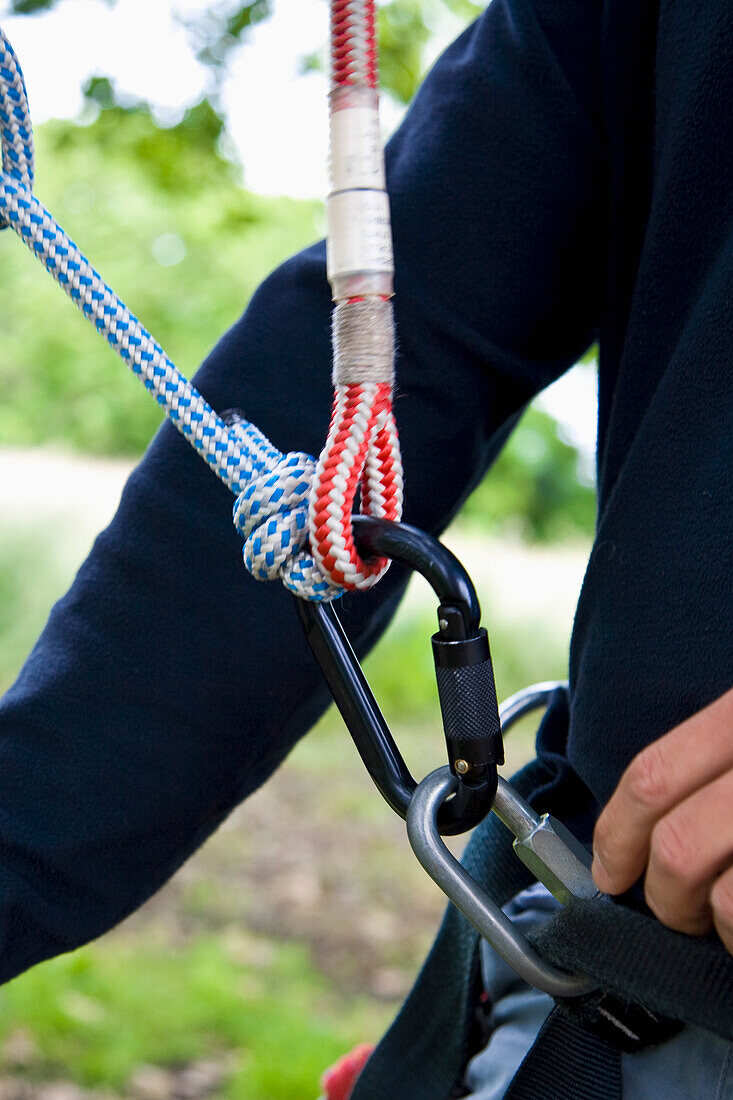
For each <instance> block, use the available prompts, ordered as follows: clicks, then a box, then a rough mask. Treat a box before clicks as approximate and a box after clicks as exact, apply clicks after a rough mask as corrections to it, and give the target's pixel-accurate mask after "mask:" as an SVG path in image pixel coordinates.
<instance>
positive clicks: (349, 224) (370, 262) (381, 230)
mask: <svg viewBox="0 0 733 1100" xmlns="http://www.w3.org/2000/svg"><path fill="white" fill-rule="evenodd" d="M326 220H327V223H328V236H327V242H328V247H327V254H328V278H329V280H333V279H334V278H339V277H340V276H343V275H353V274H356V273H362V272H364V273H371V272H375V273H382V272H392V271H394V262H393V259H392V234H391V232H390V221H389V199H388V197H387V193H386V191H342V192H340V193H339V194H336V195H329V197H328V201H327V203H326Z"/></svg>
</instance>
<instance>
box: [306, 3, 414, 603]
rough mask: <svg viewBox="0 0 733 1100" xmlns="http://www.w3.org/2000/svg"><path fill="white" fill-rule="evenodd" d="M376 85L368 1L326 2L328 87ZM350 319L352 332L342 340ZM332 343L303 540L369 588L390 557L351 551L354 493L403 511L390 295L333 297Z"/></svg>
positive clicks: (343, 580) (368, 503)
mask: <svg viewBox="0 0 733 1100" xmlns="http://www.w3.org/2000/svg"><path fill="white" fill-rule="evenodd" d="M376 86H377V41H376V19H375V5H374V0H331V91H332V93H333V92H336V91H338V90H339V89H343V88H346V87H367V88H372V89H375V88H376ZM332 109H333V96H332ZM362 305H366V306H367V309H366V310H363V309H362ZM367 317H368V318H369V319H368V320H367ZM349 325H351V326H352V327H353V330H354V331H353V334H351V335H350V336H349V338H348V339H345V329H346V326H349ZM333 343H334V378H333V381H334V401H333V409H332V413H331V426H330V429H329V433H328V438H327V440H326V444H325V446H324V448H323V451H322V452H321V455H320V457H319V459H318V463H317V465H316V471H315V479H314V482H313V491H312V495H311V501H310V517H309V522H310V545H311V548H312V550H313V556H314V557H315V559H316V561H317V563H318V565H319V567H320V569H321V571H322V572H323V573H324V574H325V576H327V577H328V578H329V579H330V581H331V583H332V584H335V585H338V586H340V587H342V588H345V589H356V588H369V587H371V585H373V584H375V583H376V582H377V581H378V580H379V578H380V577H381V576H382V575H383V574H384V572H385V571H386V570H387V568H388V567H389V561H388V560H387V559H386V558H379V559H376V560H373V561H365V560H363V559H362V558H361V557H360V556H359V554H358V552H357V549H356V546H355V543H354V539H353V535H352V527H351V515H352V513H353V512H354V508H355V502H356V497H357V494H358V493H359V492H360V493H361V500H360V511H361V512H362V514H364V515H370V516H377V517H379V518H382V519H389V520H393V521H395V522H397V521H399V520H400V518H401V516H402V500H403V477H402V461H401V457H400V448H399V440H398V436H397V428H396V425H395V420H394V415H393V412H392V381H393V379H392V376H393V361H394V322H393V319H392V310H391V305H390V303H389V301H388V300H387V299H385V298H384V297H383V296H381V295H374V296H370V297H369V298H366V299H365V298H363V297H361V296H358V297H357V296H354V297H350V298H346V299H345V300H343V301H339V302H337V305H336V309H335V311H334V341H333ZM340 345H341V346H340ZM385 348H387V349H388V354H387V356H385ZM385 358H388V359H389V363H388V367H387V372H386V373H387V375H388V380H387V379H385V378H383V377H382V374H383V373H384V372H383V371H382V372H381V373H380V372H379V371H377V373H376V374H375V372H374V365H375V363H377V362H383V361H384V360H385ZM370 375H371V376H372V377H371V379H370Z"/></svg>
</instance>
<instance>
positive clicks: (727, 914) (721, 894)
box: [710, 867, 733, 955]
mask: <svg viewBox="0 0 733 1100" xmlns="http://www.w3.org/2000/svg"><path fill="white" fill-rule="evenodd" d="M710 904H711V906H712V910H713V920H714V922H715V930H716V932H717V933H718V935H719V936H720V938H721V940H722V941H723V943H724V944H725V946H726V947H727V948H728V951H729V952H730V953H731V955H733V867H729V868H728V870H727V871H726V872H725V873H724V874H722V875H721V876H720V878H719V879H718V881H717V882H716V883H715V886H714V887H713V889H712V892H711V894H710Z"/></svg>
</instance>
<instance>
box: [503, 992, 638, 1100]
mask: <svg viewBox="0 0 733 1100" xmlns="http://www.w3.org/2000/svg"><path fill="white" fill-rule="evenodd" d="M504 1100H621V1055H620V1053H619V1051H618V1050H616V1048H615V1047H614V1046H612V1045H611V1043H610V1042H609V1041H608V1040H607V1039H603V1038H601V1037H600V1036H598V1035H593V1034H591V1033H590V1032H588V1031H585V1030H584V1028H582V1027H581V1026H580V1025H579V1024H578V1023H576V1021H575V1020H574V1019H572V1017H569V1016H566V1015H565V1014H564V1013H563V1012H562V1011H561V1010H560V1009H559V1008H556V1009H555V1010H554V1011H553V1012H551V1013H550V1015H549V1016H548V1017H547V1019H546V1020H545V1022H544V1024H543V1025H542V1029H541V1031H540V1033H539V1035H538V1036H537V1039H536V1040H535V1044H534V1046H533V1047H532V1049H531V1050H530V1052H529V1054H528V1055H527V1057H526V1058H525V1060H524V1061H523V1062H522V1064H521V1066H520V1067H519V1069H518V1070H517V1072H516V1074H515V1075H514V1079H513V1081H512V1083H511V1084H510V1085H509V1088H508V1090H507V1092H506V1093H505V1096H504Z"/></svg>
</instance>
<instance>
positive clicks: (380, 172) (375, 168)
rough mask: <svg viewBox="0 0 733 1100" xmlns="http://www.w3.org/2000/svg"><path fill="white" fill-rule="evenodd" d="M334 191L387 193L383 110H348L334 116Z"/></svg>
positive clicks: (335, 112)
mask: <svg viewBox="0 0 733 1100" xmlns="http://www.w3.org/2000/svg"><path fill="white" fill-rule="evenodd" d="M330 173H331V190H332V191H348V190H349V188H351V187H360V188H362V187H364V188H367V189H372V190H375V191H381V190H383V189H384V157H383V155H382V138H381V135H380V132H379V107H378V106H377V105H376V104H375V105H373V106H369V107H345V108H344V109H343V110H340V111H332V112H331V147H330Z"/></svg>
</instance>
